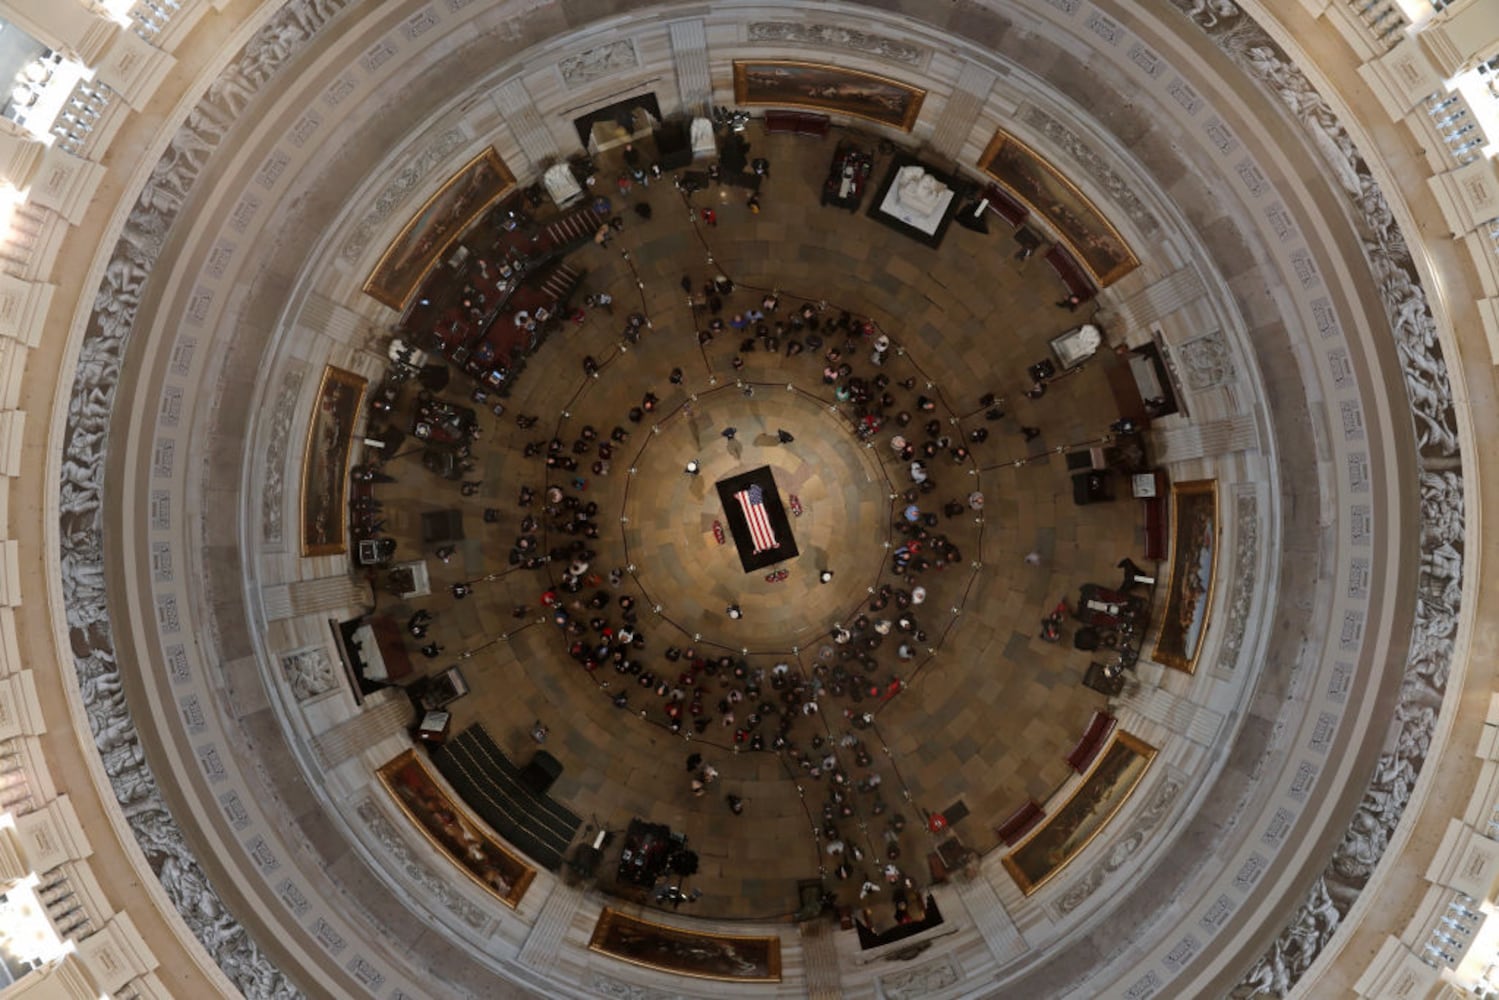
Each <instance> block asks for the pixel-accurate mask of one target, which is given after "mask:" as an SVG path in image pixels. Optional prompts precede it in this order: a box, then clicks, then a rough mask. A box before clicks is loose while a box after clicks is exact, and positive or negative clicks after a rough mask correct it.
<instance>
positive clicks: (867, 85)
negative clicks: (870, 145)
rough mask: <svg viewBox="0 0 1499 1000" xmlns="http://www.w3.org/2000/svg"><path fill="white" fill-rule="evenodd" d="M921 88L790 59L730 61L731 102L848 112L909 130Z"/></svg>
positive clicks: (922, 96) (918, 110) (918, 106)
mask: <svg viewBox="0 0 1499 1000" xmlns="http://www.w3.org/2000/svg"><path fill="white" fill-rule="evenodd" d="M925 100H926V91H925V90H922V89H921V88H919V87H913V86H911V85H910V84H908V83H902V82H901V81H899V80H894V79H891V78H890V77H888V76H880V75H878V74H876V73H865V72H863V71H862V70H856V69H844V68H843V67H841V66H832V65H829V64H827V63H813V62H800V61H797V60H793V59H736V60H734V103H736V104H738V105H740V106H743V107H757V106H764V107H778V108H797V109H800V110H804V111H823V112H827V113H829V114H837V115H849V116H850V117H853V118H863V119H864V120H866V121H872V122H878V123H879V124H881V125H888V126H889V127H891V128H895V129H900V130H901V131H902V132H909V131H911V129H912V127H913V126H914V125H915V124H916V119H917V117H918V116H919V115H920V114H921V105H922V103H923V102H924V101H925Z"/></svg>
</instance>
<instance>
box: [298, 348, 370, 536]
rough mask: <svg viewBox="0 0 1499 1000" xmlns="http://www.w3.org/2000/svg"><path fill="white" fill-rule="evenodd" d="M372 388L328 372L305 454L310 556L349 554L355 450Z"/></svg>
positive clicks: (304, 515) (303, 518)
mask: <svg viewBox="0 0 1499 1000" xmlns="http://www.w3.org/2000/svg"><path fill="white" fill-rule="evenodd" d="M366 384H367V383H366V382H365V380H364V378H363V377H361V376H359V375H356V374H354V373H353V372H350V371H344V370H343V369H342V368H335V367H334V366H332V365H328V366H327V367H326V368H324V369H323V378H322V381H321V382H320V383H318V391H317V399H316V400H315V401H314V403H313V409H312V418H311V419H310V420H309V421H308V422H307V442H306V445H305V446H304V448H303V451H302V490H301V494H300V500H301V511H300V515H299V520H300V523H301V526H302V554H303V555H304V556H326V555H338V554H339V553H341V552H346V551H348V534H347V524H346V514H347V512H348V504H347V502H346V496H347V492H348V486H349V445H350V442H351V441H352V440H353V437H354V422H355V421H356V420H357V419H358V417H359V405H360V403H361V402H362V401H363V399H364V390H365V386H366Z"/></svg>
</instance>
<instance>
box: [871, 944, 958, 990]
mask: <svg viewBox="0 0 1499 1000" xmlns="http://www.w3.org/2000/svg"><path fill="white" fill-rule="evenodd" d="M962 978H963V973H962V970H960V969H959V968H958V963H957V960H956V959H954V958H953V957H952V956H951V955H944V956H942V957H941V958H938V959H933V960H932V961H930V962H925V963H923V964H921V965H918V966H916V967H915V968H911V969H902V970H901V971H899V972H887V973H886V974H885V975H883V976H881V977H880V989H881V991H882V992H883V993H884V994H885V996H887V997H889V998H890V1000H918V998H919V997H929V996H931V995H932V994H934V993H936V992H938V991H939V990H944V989H946V988H947V987H949V986H952V985H953V984H954V983H957V982H959V981H960V980H962Z"/></svg>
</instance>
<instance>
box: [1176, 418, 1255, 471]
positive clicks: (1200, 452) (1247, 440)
mask: <svg viewBox="0 0 1499 1000" xmlns="http://www.w3.org/2000/svg"><path fill="white" fill-rule="evenodd" d="M1149 434H1150V441H1151V454H1152V455H1154V456H1155V457H1156V464H1157V465H1171V464H1173V463H1176V462H1191V461H1195V460H1197V459H1202V458H1213V457H1215V456H1218V455H1227V454H1230V453H1232V452H1236V451H1255V450H1258V448H1259V446H1260V437H1259V427H1258V425H1257V424H1256V423H1255V419H1254V414H1252V413H1241V414H1239V415H1238V416H1234V417H1229V418H1227V419H1225V420H1207V421H1204V422H1202V423H1194V424H1188V425H1187V426H1185V427H1172V428H1169V429H1167V430H1152V431H1150V432H1149Z"/></svg>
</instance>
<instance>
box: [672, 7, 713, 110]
mask: <svg viewBox="0 0 1499 1000" xmlns="http://www.w3.org/2000/svg"><path fill="white" fill-rule="evenodd" d="M667 30H668V31H669V32H670V33H671V54H672V61H673V62H674V63H676V67H677V94H678V95H679V97H680V98H681V101H682V107H683V108H685V109H686V110H687V111H688V112H690V113H692V114H694V115H707V114H709V113H711V111H712V110H713V108H712V104H713V78H712V75H711V74H710V73H709V71H708V33H707V30H706V29H705V28H704V27H703V22H702V20H701V19H698V18H694V19H692V20H690V21H672V22H671V23H670V24H668V25H667Z"/></svg>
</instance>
